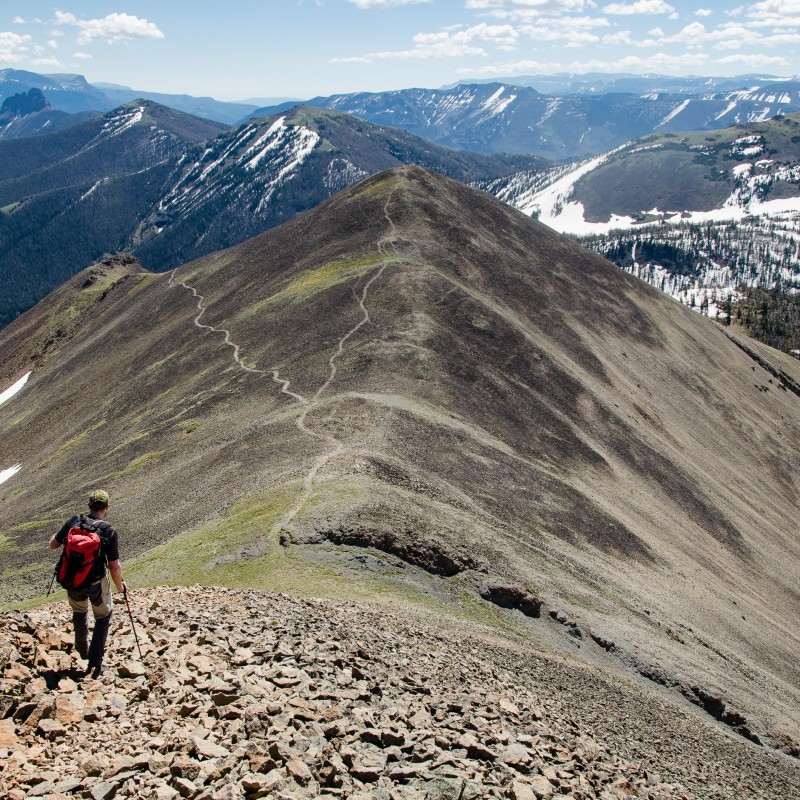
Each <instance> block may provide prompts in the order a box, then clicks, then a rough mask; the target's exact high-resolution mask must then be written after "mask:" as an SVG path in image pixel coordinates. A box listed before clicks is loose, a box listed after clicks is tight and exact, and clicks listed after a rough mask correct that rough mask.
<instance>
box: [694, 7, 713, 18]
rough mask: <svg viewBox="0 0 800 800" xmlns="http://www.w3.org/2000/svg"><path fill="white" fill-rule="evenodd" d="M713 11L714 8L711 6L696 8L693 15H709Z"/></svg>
mask: <svg viewBox="0 0 800 800" xmlns="http://www.w3.org/2000/svg"><path fill="white" fill-rule="evenodd" d="M713 13H714V9H712V8H698V9H697V10H696V11H695V12H694V15H695V16H696V17H710V16H711V15H712V14H713Z"/></svg>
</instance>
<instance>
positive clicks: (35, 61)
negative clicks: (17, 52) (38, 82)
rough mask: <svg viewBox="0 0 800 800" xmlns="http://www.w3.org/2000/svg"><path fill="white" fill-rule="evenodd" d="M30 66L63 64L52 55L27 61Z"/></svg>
mask: <svg viewBox="0 0 800 800" xmlns="http://www.w3.org/2000/svg"><path fill="white" fill-rule="evenodd" d="M28 63H29V64H30V65H31V66H32V67H63V66H64V65H63V64H62V63H61V62H60V61H59V60H58V59H57V58H54V57H52V56H51V57H49V58H44V57H43V58H34V59H33V60H31V61H30V62H28Z"/></svg>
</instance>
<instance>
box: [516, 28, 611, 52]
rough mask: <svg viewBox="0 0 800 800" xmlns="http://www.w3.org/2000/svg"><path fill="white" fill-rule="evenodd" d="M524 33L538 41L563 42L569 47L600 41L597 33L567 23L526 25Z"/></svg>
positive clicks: (523, 29)
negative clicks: (571, 26)
mask: <svg viewBox="0 0 800 800" xmlns="http://www.w3.org/2000/svg"><path fill="white" fill-rule="evenodd" d="M522 33H524V34H525V35H526V36H528V37H529V38H531V39H533V40H534V41H537V42H563V43H564V44H565V45H566V46H567V47H580V46H581V45H587V44H597V42H599V41H600V37H599V36H597V34H594V33H590V32H589V31H587V30H581V29H580V28H570V27H568V26H566V25H526V26H525V27H523V28H522Z"/></svg>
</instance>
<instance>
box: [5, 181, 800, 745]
mask: <svg viewBox="0 0 800 800" xmlns="http://www.w3.org/2000/svg"><path fill="white" fill-rule="evenodd" d="M64 302H66V299H65V300H64ZM60 307H61V306H60V305H59V308H60ZM37 313H38V312H37ZM49 316H50V314H49V313H48V314H44V313H42V314H41V315H40V321H35V322H30V321H29V320H30V317H28V316H26V317H23V318H21V319H20V320H18V321H17V322H15V323H14V324H13V325H11V326H9V328H8V329H7V330H5V331H4V332H3V333H2V335H0V377H1V378H2V379H3V380H4V382H5V384H7V385H11V384H12V383H14V381H16V380H17V379H18V378H19V377H20V376H21V375H22V374H24V373H25V372H27V371H28V370H29V369H32V370H33V374H32V376H31V378H30V380H29V381H28V383H27V384H26V386H25V388H24V390H23V391H22V392H20V393H19V394H18V395H16V396H15V397H14V398H12V399H11V400H10V401H8V402H7V403H5V404H3V405H2V406H0V429H2V430H3V432H4V436H3V440H2V445H1V446H0V468H2V469H5V468H6V467H10V466H12V465H14V464H20V465H21V469H20V471H19V472H18V473H17V474H16V475H14V476H13V477H11V478H10V479H9V480H7V481H6V482H5V483H3V484H2V485H1V486H0V508H2V511H3V515H2V518H3V520H4V525H3V528H2V534H3V540H2V541H3V552H2V561H1V562H0V564H1V565H2V584H1V585H2V591H3V599H4V600H5V601H6V602H11V601H15V600H18V599H20V598H22V597H27V596H31V595H34V594H37V593H39V592H41V591H42V590H43V589H44V587H45V584H46V582H47V579H48V570H47V564H48V554H47V552H46V550H45V546H46V541H47V537H48V535H49V534H50V533H51V532H52V530H53V528H54V526H55V525H56V524H57V522H58V521H60V520H61V518H62V517H65V516H66V515H68V514H69V513H70V512H71V511H73V510H74V509H75V508H76V507H79V506H80V505H81V504H82V503H83V499H84V496H85V494H86V492H87V490H89V489H90V488H92V487H94V486H96V485H104V486H106V487H107V488H108V489H109V491H110V492H111V494H112V497H113V498H114V501H113V505H112V513H113V520H114V522H115V523H116V524H118V526H119V528H120V530H121V531H122V535H123V539H124V558H125V561H126V565H127V566H126V570H127V574H128V575H129V576H130V578H131V580H132V581H135V582H136V583H137V584H141V583H164V582H172V583H189V584H191V583H196V582H202V583H208V584H225V585H231V586H243V585H246V586H254V587H262V588H263V587H270V588H274V589H281V590H286V591H292V592H298V593H301V594H317V595H328V596H339V597H341V596H349V597H353V596H356V597H360V598H381V597H383V598H385V599H387V600H388V601H389V602H393V603H398V602H409V601H413V602H415V603H419V604H423V605H425V604H433V605H436V606H437V607H439V608H445V609H450V610H451V612H453V613H459V614H463V615H467V616H470V615H475V614H478V615H485V614H489V613H491V614H495V612H496V610H497V609H496V606H493V605H491V603H490V602H487V599H488V600H489V601H493V602H494V603H496V604H499V605H503V606H514V607H516V608H518V609H520V610H522V612H523V613H524V614H527V615H528V617H524V616H522V614H520V612H519V611H516V612H514V616H513V617H512V618H513V619H516V620H517V621H518V622H519V624H524V625H526V626H528V630H529V631H530V632H532V633H533V634H534V635H537V636H541V637H544V638H545V639H548V640H552V642H553V643H554V645H555V646H557V647H563V648H567V649H572V648H575V649H576V650H577V651H578V652H579V653H580V654H581V655H582V656H583V657H585V658H586V659H588V660H593V661H598V663H602V664H603V665H604V666H605V667H607V668H609V669H613V668H615V667H614V665H625V666H628V667H631V668H633V669H634V670H635V671H637V672H639V673H641V674H643V675H646V676H648V677H649V678H651V679H653V680H655V681H657V682H659V683H663V684H665V685H667V686H669V687H672V688H675V689H676V690H678V691H680V692H682V693H683V694H685V695H686V696H687V697H689V698H690V699H692V700H693V701H695V702H697V703H698V704H700V705H702V706H703V707H704V708H706V709H707V710H709V713H717V712H719V716H721V717H722V718H723V719H724V721H726V722H727V723H728V724H730V725H731V726H732V727H733V728H735V729H736V731H737V732H738V733H739V734H741V735H743V736H747V737H751V738H752V737H756V738H760V739H762V740H763V741H765V742H767V743H769V744H773V745H776V746H783V745H781V743H782V742H788V743H789V744H787V745H786V747H791V742H792V741H793V740H795V741H796V740H797V739H798V728H799V727H800V724H799V722H798V717H800V698H799V697H798V693H797V686H798V672H797V662H796V658H795V655H796V652H797V649H798V646H799V645H800V642H798V639H797V633H796V631H793V630H792V628H791V627H790V625H788V622H787V621H788V620H790V619H792V618H793V617H794V616H796V615H797V613H798V610H800V608H798V597H797V593H796V586H797V583H798V563H799V561H800V543H798V539H797V534H796V531H795V528H794V526H793V524H792V520H793V513H794V508H795V506H796V502H797V497H798V481H797V477H796V476H797V474H798V452H800V426H798V423H797V419H798V417H797V407H798V406H797V404H798V402H800V399H799V398H798V397H797V396H796V395H795V394H793V393H792V392H790V391H788V390H786V389H785V387H784V386H783V385H782V384H781V382H780V381H776V380H775V379H774V374H773V373H771V372H769V371H768V369H767V367H766V366H765V364H768V363H770V359H772V360H774V361H776V362H777V363H779V365H780V366H781V369H783V370H784V371H785V372H786V373H787V374H788V375H793V376H794V377H795V379H797V378H798V377H799V376H798V365H797V363H796V362H794V361H793V360H792V359H789V358H788V357H787V358H786V359H785V361H783V360H781V355H780V354H778V353H775V354H774V355H773V354H771V353H769V352H768V351H765V353H764V354H761V355H760V356H759V358H758V360H757V359H756V358H755V357H754V355H753V353H752V352H747V351H746V350H745V349H742V348H740V347H738V346H737V345H736V343H735V342H733V341H731V340H730V339H729V338H728V337H727V336H725V335H724V334H723V333H722V332H721V331H720V330H719V329H718V328H716V327H715V326H714V325H713V324H712V323H710V322H709V321H708V320H704V319H701V318H699V317H698V316H697V315H695V314H692V313H691V312H690V311H688V310H685V309H682V308H681V307H680V306H678V305H677V304H675V303H674V302H673V301H671V300H670V299H669V298H667V297H665V296H664V295H662V294H660V293H659V292H657V291H655V290H653V289H651V288H649V287H647V286H645V285H644V284H642V283H640V282H639V281H637V280H636V279H634V278H632V277H630V276H628V275H626V274H624V273H622V272H621V271H619V270H618V269H617V268H615V267H613V266H612V265H610V264H609V263H608V262H605V261H604V260H602V259H600V258H599V257H597V256H594V255H592V254H590V253H588V252H586V251H585V250H583V249H581V248H580V247H578V246H577V245H575V244H574V243H573V242H571V241H569V240H567V239H566V238H563V237H561V236H558V235H557V234H555V233H553V232H552V231H550V230H548V229H546V228H545V227H544V226H541V225H539V224H538V223H536V222H533V221H531V220H530V219H528V218H526V217H525V216H523V215H521V214H519V213H517V212H515V211H513V210H512V209H510V208H509V207H507V206H504V205H503V204H501V203H499V202H497V201H495V200H493V199H491V198H490V197H488V196H486V195H484V194H482V193H479V192H476V191H474V190H471V189H468V188H467V187H465V186H463V185H461V184H458V183H455V182H452V181H449V180H447V179H445V178H443V177H441V176H437V175H435V174H433V173H430V172H427V171H424V170H421V169H419V168H416V167H406V168H401V169H398V170H393V171H390V172H386V173H382V174H380V175H378V176H375V177H373V178H369V179H367V180H365V181H363V182H361V183H359V184H357V185H356V186H353V187H351V188H350V189H348V190H346V191H344V192H341V193H340V194H338V195H336V196H335V197H334V198H332V199H331V200H329V201H327V202H325V203H323V204H322V205H320V206H319V207H317V208H316V209H314V210H312V211H310V212H309V213H307V214H304V215H301V216H299V217H297V218H295V219H294V220H292V221H291V222H289V223H286V224H285V225H282V226H280V227H279V228H277V229H275V230H273V231H271V232H269V233H266V234H263V235H261V236H259V237H256V238H254V239H251V240H248V241H247V242H245V243H243V244H241V245H239V246H237V247H234V248H231V249H229V250H225V251H222V252H219V253H216V254H213V255H211V256H208V257H206V258H203V259H200V260H198V261H195V262H192V263H190V264H186V265H185V266H183V267H181V268H179V269H177V270H176V271H175V272H173V273H171V274H169V275H162V276H151V275H141V274H139V275H136V274H134V275H133V276H132V277H131V278H129V279H127V280H126V281H123V282H122V283H121V284H120V283H119V282H117V285H116V288H115V289H113V290H111V291H109V292H108V293H106V294H103V293H100V294H99V295H97V296H96V297H95V298H94V301H93V304H92V305H91V306H90V307H89V308H87V310H86V312H85V314H84V315H83V319H85V320H86V324H85V325H84V326H82V327H80V328H79V329H77V330H75V331H74V333H73V335H71V337H70V338H69V340H68V341H65V342H63V343H62V344H61V346H60V349H59V350H58V351H57V353H55V352H54V351H52V350H51V351H50V355H49V356H47V354H45V356H42V355H41V353H40V351H39V349H37V346H36V343H37V342H39V341H40V339H41V332H42V331H43V330H44V329H45V326H46V325H47V324H48V322H47V320H48V317H49ZM23 326H27V329H24V328H23ZM9 354H10V355H9ZM539 604H541V608H539ZM537 611H539V612H540V614H541V616H540V617H539V620H538V621H537V619H536V613H537ZM551 613H552V616H553V619H555V620H557V622H553V621H552V620H551V619H550V614H551ZM512 618H509V619H512ZM514 624H517V623H514ZM609 653H612V655H611V656H609ZM720 709H722V710H720Z"/></svg>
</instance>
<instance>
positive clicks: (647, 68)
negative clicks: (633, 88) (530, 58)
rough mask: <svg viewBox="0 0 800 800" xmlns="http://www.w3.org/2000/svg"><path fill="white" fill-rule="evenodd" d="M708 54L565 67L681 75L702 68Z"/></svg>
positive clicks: (629, 58) (660, 55)
mask: <svg viewBox="0 0 800 800" xmlns="http://www.w3.org/2000/svg"><path fill="white" fill-rule="evenodd" d="M708 58H709V57H708V55H707V54H706V53H679V54H677V55H672V54H670V53H654V54H653V55H651V56H645V57H641V56H623V57H622V58H619V59H616V60H612V61H605V60H602V59H592V60H590V61H582V62H573V63H572V64H569V65H565V66H566V68H567V69H569V70H570V71H572V72H659V71H664V72H667V73H677V74H681V73H683V72H684V71H685V69H686V67H701V66H703V65H704V64H705V63H706V62H707V61H708Z"/></svg>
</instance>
